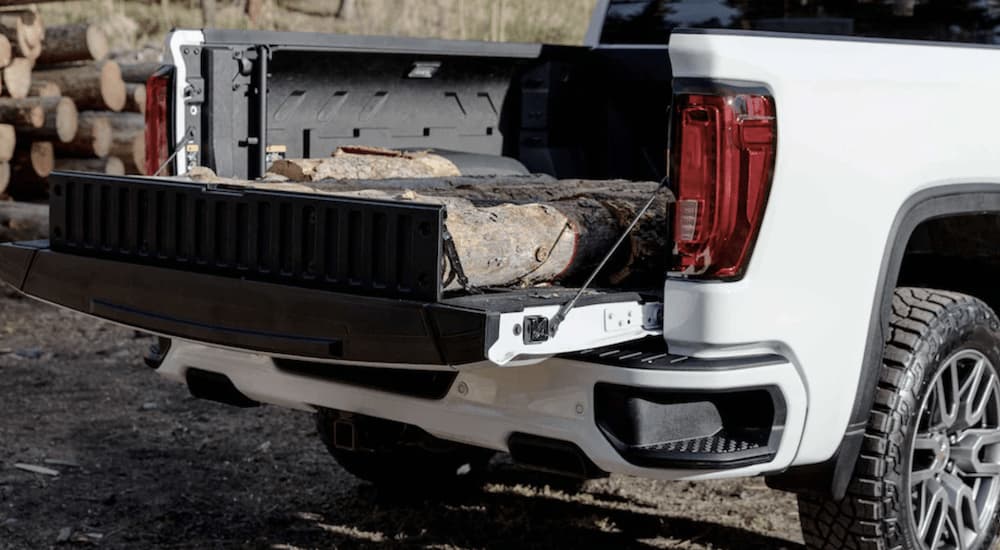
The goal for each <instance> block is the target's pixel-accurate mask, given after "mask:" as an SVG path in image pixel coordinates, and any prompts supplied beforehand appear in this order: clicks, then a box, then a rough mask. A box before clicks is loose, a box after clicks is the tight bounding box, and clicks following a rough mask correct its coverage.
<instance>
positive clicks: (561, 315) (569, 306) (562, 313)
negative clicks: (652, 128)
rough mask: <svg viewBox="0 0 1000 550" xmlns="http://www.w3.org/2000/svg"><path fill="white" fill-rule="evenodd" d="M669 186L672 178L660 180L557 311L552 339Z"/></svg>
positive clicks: (550, 331)
mask: <svg viewBox="0 0 1000 550" xmlns="http://www.w3.org/2000/svg"><path fill="white" fill-rule="evenodd" d="M668 185H670V176H667V177H665V178H663V179H662V180H660V185H658V186H656V190H654V191H653V194H652V195H651V196H650V197H649V200H648V201H646V204H644V205H643V207H642V208H640V209H639V211H638V212H637V213H636V215H635V217H634V218H633V219H632V223H630V224H628V227H626V228H625V231H623V232H622V234H621V236H620V237H618V240H617V241H615V244H614V245H612V246H611V249H610V250H608V253H607V254H605V255H604V259H602V260H601V263H599V264H597V267H596V268H594V271H593V272H591V273H590V276H589V277H587V280H586V281H585V282H584V283H583V286H581V287H580V289H579V290H577V291H576V294H574V295H573V298H572V299H571V300H570V301H568V302H566V303H565V304H563V305H562V307H560V308H559V311H557V312H556V314H555V315H553V316H552V318H551V319H549V337H550V338H551V337H555V335H556V332H558V331H559V325H561V324H562V322H563V321H565V320H566V316H567V315H569V312H570V311H572V310H573V308H574V307H576V303H577V302H578V301H579V300H580V298H582V297H583V293H584V292H586V291H587V288H588V287H590V285H591V284H593V282H594V279H596V278H597V275H598V274H599V273H600V272H601V270H602V269H604V266H605V265H606V264H607V263H608V262H609V261H610V260H611V257H612V256H614V254H615V252H617V251H618V247H620V246H621V245H622V243H623V242H625V239H627V238H628V236H629V235H631V234H632V230H633V229H635V226H636V225H639V220H641V219H642V217H643V216H645V215H646V211H647V210H649V209H650V207H651V206H653V202H654V201H656V197H657V195H659V193H660V191H662V190H663V189H665V188H666V187H667V186H668Z"/></svg>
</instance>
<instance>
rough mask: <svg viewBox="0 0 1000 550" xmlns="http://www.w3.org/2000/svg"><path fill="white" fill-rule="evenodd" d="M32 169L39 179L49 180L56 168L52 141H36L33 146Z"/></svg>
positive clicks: (31, 152) (31, 153) (31, 155)
mask: <svg viewBox="0 0 1000 550" xmlns="http://www.w3.org/2000/svg"><path fill="white" fill-rule="evenodd" d="M30 158H31V167H32V168H33V169H34V171H35V173H36V174H38V176H39V177H42V178H47V177H49V174H51V173H52V170H53V169H54V168H55V161H56V155H55V149H54V147H53V146H52V142H50V141H36V142H34V143H32V144H31V150H30Z"/></svg>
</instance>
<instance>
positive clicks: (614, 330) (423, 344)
mask: <svg viewBox="0 0 1000 550" xmlns="http://www.w3.org/2000/svg"><path fill="white" fill-rule="evenodd" d="M50 181H51V192H52V193H51V194H52V201H51V219H50V226H51V227H50V235H51V240H50V241H42V242H30V243H9V244H5V245H0V279H3V280H4V281H5V282H7V283H9V284H11V285H12V286H14V287H15V288H17V289H18V290H20V291H21V292H23V293H25V294H28V295H30V296H33V297H36V298H39V299H41V300H44V301H47V302H51V303H54V304H57V305H60V306H63V307H67V308H70V309H74V310H77V311H81V312H84V313H88V314H91V315H94V316H97V317H100V318H103V319H107V320H110V321H114V322H117V323H121V324H124V325H128V326H132V327H135V328H138V329H141V330H146V331H149V332H153V333H156V334H160V335H163V336H168V337H178V338H184V339H189V340H193V341H199V342H205V343H209V344H216V345H222V346H227V347H233V348H239V349H246V350H252V351H259V352H264V353H273V354H281V355H290V356H297V357H308V358H317V359H339V360H344V361H355V362H370V363H394V364H413V365H424V364H447V365H457V364H465V363H474V362H480V361H492V362H494V363H496V364H501V365H502V364H507V363H509V362H511V361H523V360H532V359H535V360H537V359H540V358H544V357H548V356H551V355H554V354H558V353H565V352H571V351H579V350H584V349H590V348H594V347H599V346H604V345H611V344H616V343H621V342H625V341H630V340H635V339H639V338H643V337H645V336H649V335H651V334H655V333H657V332H658V331H659V327H660V326H661V325H662V321H661V318H662V317H661V316H662V310H661V307H660V304H659V303H658V302H659V301H658V299H656V298H655V297H654V298H649V297H647V296H644V295H641V294H639V293H635V292H602V291H591V292H588V293H586V294H585V295H584V296H583V297H582V299H581V300H580V301H579V303H578V306H577V307H576V308H575V309H574V310H573V311H572V312H571V313H570V315H569V317H567V319H566V320H565V321H564V322H563V323H562V325H561V326H560V329H559V332H558V333H557V334H556V335H554V336H552V335H550V334H549V331H548V328H547V327H548V320H549V319H551V317H552V316H553V315H554V314H555V313H556V311H557V310H558V308H559V306H560V304H562V303H564V302H566V301H568V300H569V299H570V298H571V297H572V295H573V293H574V291H573V290H572V289H555V288H541V289H539V288H535V289H520V290H505V291H497V292H488V293H483V294H469V295H462V296H453V297H448V296H445V295H444V293H443V291H442V271H443V264H442V242H443V240H442V236H443V232H444V223H445V217H446V212H445V207H444V206H441V205H433V204H421V203H413V202H396V201H381V200H368V199H358V198H353V197H338V196H331V195H318V194H301V193H290V192H284V191H268V190H260V189H249V188H247V189H244V188H239V189H233V188H225V187H217V186H211V185H205V184H198V183H190V182H181V181H172V180H164V179H154V178H140V177H120V176H102V175H94V174H79V173H55V174H54V175H53V176H52V177H51V178H50Z"/></svg>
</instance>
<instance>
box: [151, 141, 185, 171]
mask: <svg viewBox="0 0 1000 550" xmlns="http://www.w3.org/2000/svg"><path fill="white" fill-rule="evenodd" d="M189 141H191V140H190V139H189V138H188V137H187V135H186V134H185V135H184V137H182V138H181V140H180V141H178V142H177V146H176V147H174V151H173V152H172V153H170V156H169V157H167V160H165V161H163V164H161V165H160V167H159V168H157V169H156V172H153V173H152V174H151V175H152V176H154V177H155V176H159V175H160V172H162V171H163V169H164V168H166V167H167V166H169V165H170V162H171V161H173V160H174V157H176V156H177V153H180V152H181V147H184V146H185V145H187V144H188V142H189Z"/></svg>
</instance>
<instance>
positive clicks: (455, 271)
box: [441, 226, 479, 294]
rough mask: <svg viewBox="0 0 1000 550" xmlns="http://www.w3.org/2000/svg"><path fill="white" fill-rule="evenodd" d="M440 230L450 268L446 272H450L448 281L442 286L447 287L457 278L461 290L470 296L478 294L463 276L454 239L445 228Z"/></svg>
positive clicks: (463, 271) (463, 272) (477, 290)
mask: <svg viewBox="0 0 1000 550" xmlns="http://www.w3.org/2000/svg"><path fill="white" fill-rule="evenodd" d="M442 229H443V232H442V234H441V238H442V240H444V254H445V256H447V258H448V265H449V266H450V267H451V269H449V270H448V271H450V273H448V279H447V280H446V281H445V282H444V285H442V286H443V287H447V286H448V285H450V284H451V282H452V281H453V280H455V278H456V277H458V284H459V285H461V286H462V290H464V291H466V292H468V293H470V294H479V289H477V288H476V287H474V286H472V285H471V284H469V278H468V277H467V276H466V275H465V270H464V269H462V260H461V258H459V257H458V250H457V249H456V248H455V239H453V238H452V237H451V233H449V232H448V227H447V226H444V227H443V228H442Z"/></svg>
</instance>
